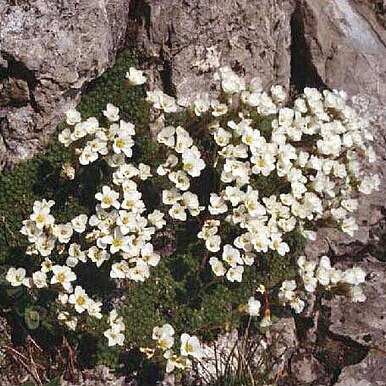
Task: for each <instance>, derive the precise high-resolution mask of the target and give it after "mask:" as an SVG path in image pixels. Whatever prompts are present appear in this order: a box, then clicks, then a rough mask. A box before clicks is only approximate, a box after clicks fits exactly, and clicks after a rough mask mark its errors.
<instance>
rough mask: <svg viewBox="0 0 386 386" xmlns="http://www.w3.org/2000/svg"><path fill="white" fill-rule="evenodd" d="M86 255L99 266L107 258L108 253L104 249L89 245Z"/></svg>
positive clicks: (108, 256)
mask: <svg viewBox="0 0 386 386" xmlns="http://www.w3.org/2000/svg"><path fill="white" fill-rule="evenodd" d="M87 256H88V257H89V258H90V260H91V261H92V262H93V263H95V264H96V266H97V267H98V268H99V267H100V266H101V265H102V264H103V263H104V262H105V261H107V260H109V258H110V255H109V253H108V252H107V251H106V250H103V249H99V248H98V247H96V246H93V247H91V248H90V249H89V250H88V251H87Z"/></svg>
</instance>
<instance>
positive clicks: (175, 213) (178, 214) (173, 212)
mask: <svg viewBox="0 0 386 386" xmlns="http://www.w3.org/2000/svg"><path fill="white" fill-rule="evenodd" d="M185 209H186V208H185V207H184V206H182V205H180V204H179V203H178V202H176V203H175V204H173V206H172V207H171V208H170V209H169V215H170V217H172V218H174V219H176V220H180V221H186V218H187V216H186V211H185Z"/></svg>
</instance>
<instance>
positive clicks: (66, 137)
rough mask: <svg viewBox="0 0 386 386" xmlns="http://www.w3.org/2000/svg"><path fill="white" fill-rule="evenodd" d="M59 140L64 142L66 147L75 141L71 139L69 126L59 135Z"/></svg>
mask: <svg viewBox="0 0 386 386" xmlns="http://www.w3.org/2000/svg"><path fill="white" fill-rule="evenodd" d="M58 139H59V142H60V143H61V144H63V145H64V146H65V147H68V146H70V145H71V143H72V142H73V141H72V139H71V130H70V129H69V128H66V129H64V130H63V131H62V132H61V133H60V134H59V135H58Z"/></svg>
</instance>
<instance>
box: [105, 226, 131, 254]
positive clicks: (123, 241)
mask: <svg viewBox="0 0 386 386" xmlns="http://www.w3.org/2000/svg"><path fill="white" fill-rule="evenodd" d="M131 241H132V236H125V235H123V233H122V232H121V230H120V228H119V227H117V228H115V229H114V232H113V234H110V235H107V236H104V237H103V238H102V242H103V243H104V244H109V245H110V252H111V253H113V254H114V253H117V252H120V251H122V252H129V251H130V249H131V246H130V243H131Z"/></svg>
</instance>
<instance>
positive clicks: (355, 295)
mask: <svg viewBox="0 0 386 386" xmlns="http://www.w3.org/2000/svg"><path fill="white" fill-rule="evenodd" d="M297 265H298V273H299V277H300V279H301V288H300V289H299V288H298V285H297V283H296V281H295V280H286V281H284V282H283V283H282V285H281V287H280V291H279V295H278V297H279V300H280V301H281V302H282V303H283V304H289V305H290V306H291V308H293V309H294V311H295V312H296V313H300V312H302V311H303V308H304V306H305V300H306V296H307V294H311V293H314V292H315V291H316V290H317V289H318V287H321V288H323V289H324V290H327V291H335V292H336V293H338V294H339V293H341V294H344V295H348V296H349V297H350V298H351V300H352V301H353V302H354V303H356V302H364V301H365V300H366V296H365V294H364V293H363V289H362V287H361V286H360V285H361V284H363V283H364V282H365V279H366V272H365V271H364V270H363V269H362V268H360V267H353V268H348V269H346V270H345V271H342V270H340V269H337V268H335V267H332V266H331V262H330V259H329V258H328V257H327V256H322V257H321V258H320V261H319V263H316V262H315V261H308V260H307V259H306V257H305V256H300V257H299V258H298V261H297ZM302 298H303V299H302Z"/></svg>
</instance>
